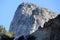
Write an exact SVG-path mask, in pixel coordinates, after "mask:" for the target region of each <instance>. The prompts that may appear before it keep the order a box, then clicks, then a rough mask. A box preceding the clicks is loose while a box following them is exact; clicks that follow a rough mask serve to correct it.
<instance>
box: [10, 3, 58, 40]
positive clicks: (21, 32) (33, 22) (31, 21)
mask: <svg viewBox="0 0 60 40" xmlns="http://www.w3.org/2000/svg"><path fill="white" fill-rule="evenodd" d="M57 16H58V14H56V13H54V12H52V11H50V10H48V9H46V8H42V7H38V6H36V5H34V4H31V3H22V4H20V5H19V6H18V8H17V10H16V12H15V15H14V17H13V20H12V22H11V25H10V29H9V31H10V32H13V33H15V34H16V38H19V37H21V36H24V37H25V38H26V36H27V35H31V34H33V33H34V32H36V31H37V30H38V28H42V29H43V28H44V23H45V22H48V21H49V19H54V18H55V17H57ZM42 29H40V32H38V33H40V37H41V38H40V40H42V39H43V37H45V36H46V34H47V37H48V35H49V32H50V30H48V32H46V31H45V29H43V30H44V31H42ZM16 38H15V39H16ZM15 39H14V40H15Z"/></svg>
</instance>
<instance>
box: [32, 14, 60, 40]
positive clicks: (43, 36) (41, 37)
mask: <svg viewBox="0 0 60 40" xmlns="http://www.w3.org/2000/svg"><path fill="white" fill-rule="evenodd" d="M31 35H32V36H34V37H36V38H35V40H60V14H59V15H58V16H57V17H56V18H54V19H50V20H49V21H48V22H46V23H45V24H44V28H43V29H41V28H39V29H38V30H37V31H35V32H34V33H32V34H31Z"/></svg>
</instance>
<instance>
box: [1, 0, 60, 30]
mask: <svg viewBox="0 0 60 40" xmlns="http://www.w3.org/2000/svg"><path fill="white" fill-rule="evenodd" d="M22 2H28V3H33V4H35V5H37V6H41V7H45V8H48V9H49V10H52V11H53V12H56V13H60V0H0V25H3V26H4V27H5V28H6V30H9V27H10V23H11V21H12V19H13V16H14V13H15V11H16V9H17V7H18V5H20V4H21V3H22Z"/></svg>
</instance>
